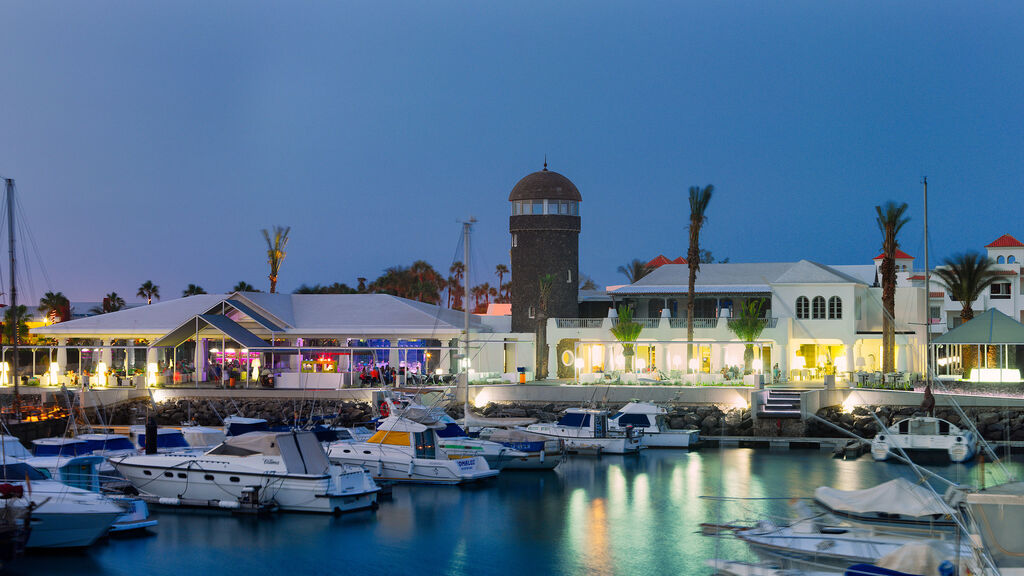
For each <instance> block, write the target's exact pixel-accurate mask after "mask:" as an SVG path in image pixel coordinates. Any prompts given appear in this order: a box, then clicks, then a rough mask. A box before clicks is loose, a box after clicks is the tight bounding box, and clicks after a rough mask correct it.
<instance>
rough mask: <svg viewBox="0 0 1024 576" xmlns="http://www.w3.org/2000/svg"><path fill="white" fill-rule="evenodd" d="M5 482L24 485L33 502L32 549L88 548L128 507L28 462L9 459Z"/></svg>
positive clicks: (30, 536) (24, 490)
mask: <svg viewBox="0 0 1024 576" xmlns="http://www.w3.org/2000/svg"><path fill="white" fill-rule="evenodd" d="M2 474H3V478H2V480H3V482H5V483H8V484H11V485H14V486H20V487H21V488H22V491H23V493H24V495H25V497H26V498H28V499H29V500H30V501H31V502H32V505H33V510H32V513H31V529H30V534H29V538H28V544H27V546H28V547H29V548H84V547H86V546H90V545H92V544H93V543H94V542H96V540H98V539H99V538H100V537H102V536H105V535H106V534H107V532H108V531H109V530H110V527H111V525H113V523H114V521H115V520H117V519H118V518H119V517H121V516H122V515H123V514H124V513H125V510H124V509H123V508H122V507H121V506H119V505H118V504H117V503H116V502H114V501H113V500H111V499H110V498H107V497H106V496H104V495H102V494H100V493H97V492H92V491H89V490H84V489H81V488H75V487H72V486H68V485H65V484H62V483H61V482H58V481H57V480H52V479H50V478H47V477H46V475H45V474H43V472H41V471H39V470H36V469H35V468H33V467H32V466H29V465H28V464H26V463H24V462H19V461H14V460H10V459H8V460H5V461H4V464H3V467H2Z"/></svg>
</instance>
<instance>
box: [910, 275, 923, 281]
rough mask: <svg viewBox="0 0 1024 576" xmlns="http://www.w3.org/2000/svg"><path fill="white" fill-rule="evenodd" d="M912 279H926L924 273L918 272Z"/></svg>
mask: <svg viewBox="0 0 1024 576" xmlns="http://www.w3.org/2000/svg"><path fill="white" fill-rule="evenodd" d="M910 279H911V280H924V274H918V275H917V276H911V277H910Z"/></svg>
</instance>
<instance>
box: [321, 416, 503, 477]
mask: <svg viewBox="0 0 1024 576" xmlns="http://www.w3.org/2000/svg"><path fill="white" fill-rule="evenodd" d="M445 428H446V425H445V424H443V423H441V422H439V421H437V420H432V419H428V418H425V417H424V418H419V419H418V421H417V420H413V419H412V418H407V417H404V416H395V415H392V416H389V417H387V418H385V419H384V420H383V421H381V422H380V424H379V425H378V427H377V431H376V432H374V434H373V436H370V438H369V439H367V440H366V441H364V442H334V443H332V444H331V445H330V447H329V448H328V451H327V454H328V456H329V457H330V459H331V462H334V463H337V464H350V465H357V466H363V467H365V468H366V469H367V470H369V471H370V474H372V475H373V477H374V478H375V479H377V480H385V481H391V482H412V483H427V484H466V483H469V482H478V481H480V480H486V479H488V478H493V477H495V476H497V475H498V470H493V469H491V467H490V466H488V465H487V460H486V459H485V458H484V457H483V456H468V455H461V454H456V453H450V454H447V455H445V454H442V453H441V451H440V450H439V449H438V448H437V445H436V442H437V439H436V436H435V431H436V430H443V429H445Z"/></svg>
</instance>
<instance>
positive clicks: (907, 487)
mask: <svg viewBox="0 0 1024 576" xmlns="http://www.w3.org/2000/svg"><path fill="white" fill-rule="evenodd" d="M814 499H815V500H817V501H818V502H819V503H821V504H823V505H824V506H825V507H827V508H830V509H832V510H835V511H837V512H838V511H841V512H848V513H853V514H871V513H875V512H885V513H888V514H901V515H903V516H931V515H933V514H946V513H947V512H949V507H948V506H946V503H945V502H943V501H942V499H941V498H939V497H938V496H937V495H936V494H935V493H934V492H932V491H931V490H929V489H928V488H925V487H924V486H919V485H917V484H912V483H911V482H909V481H907V480H904V479H903V478H897V479H895V480H890V481H888V482H884V483H882V484H879V485H878V486H875V487H873V488H867V489H865V490H837V489H835V488H830V487H828V486H822V487H820V488H818V489H817V490H815V491H814Z"/></svg>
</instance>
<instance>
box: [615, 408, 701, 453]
mask: <svg viewBox="0 0 1024 576" xmlns="http://www.w3.org/2000/svg"><path fill="white" fill-rule="evenodd" d="M630 426H632V427H633V431H634V432H636V431H640V432H643V433H644V446H645V447H649V448H690V447H693V446H695V445H696V444H697V442H698V441H699V440H700V430H675V429H673V428H670V427H669V425H668V411H667V410H665V409H664V408H662V407H661V406H658V405H656V404H652V403H650V402H630V403H629V404H626V405H625V406H623V407H622V408H620V409H619V411H618V412H616V413H615V414H614V415H612V416H611V417H610V418H608V430H609V431H611V432H613V433H618V434H625V433H626V432H627V431H628V430H629V427H630Z"/></svg>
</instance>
